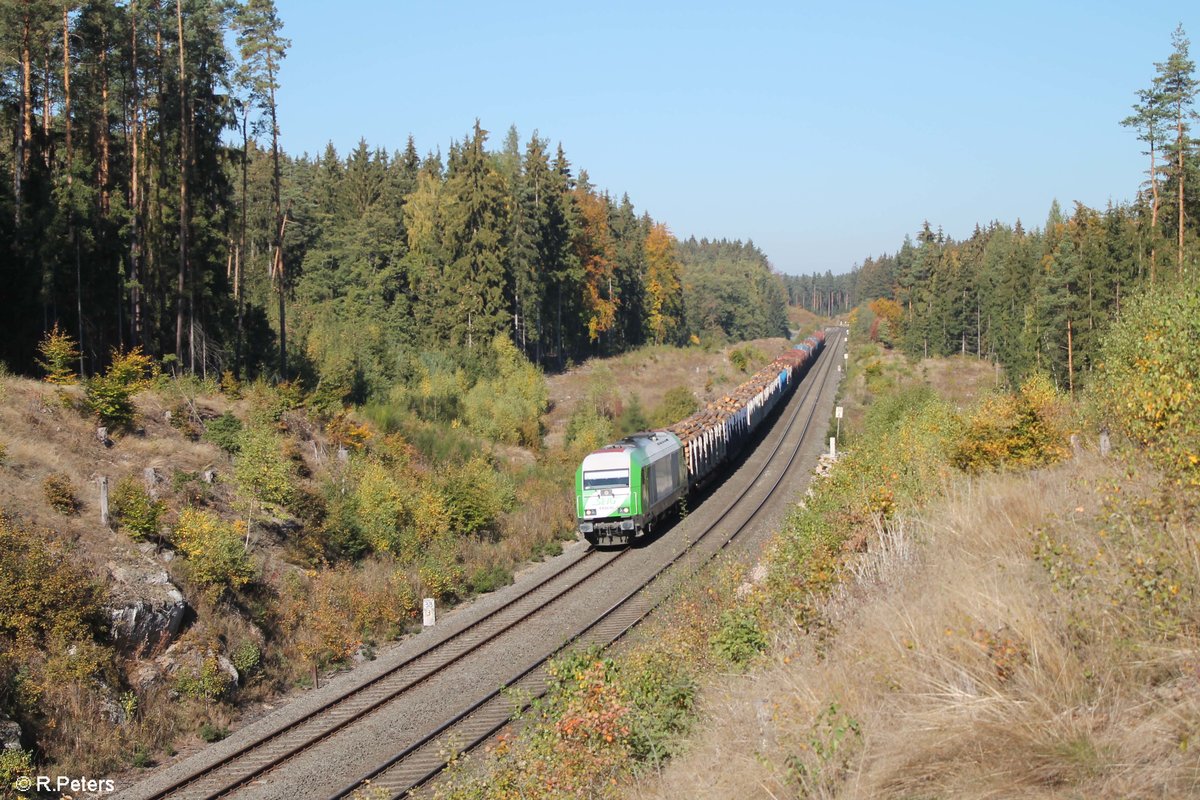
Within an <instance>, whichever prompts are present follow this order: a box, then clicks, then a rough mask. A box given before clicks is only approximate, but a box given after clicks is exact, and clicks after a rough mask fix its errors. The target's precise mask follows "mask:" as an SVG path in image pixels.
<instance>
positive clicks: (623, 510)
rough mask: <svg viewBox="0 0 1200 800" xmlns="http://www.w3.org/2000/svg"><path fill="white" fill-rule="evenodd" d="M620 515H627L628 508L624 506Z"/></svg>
mask: <svg viewBox="0 0 1200 800" xmlns="http://www.w3.org/2000/svg"><path fill="white" fill-rule="evenodd" d="M621 513H622V514H628V513H629V506H625V507H624V508H622V509H621Z"/></svg>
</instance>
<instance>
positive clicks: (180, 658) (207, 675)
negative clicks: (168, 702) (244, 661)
mask: <svg viewBox="0 0 1200 800" xmlns="http://www.w3.org/2000/svg"><path fill="white" fill-rule="evenodd" d="M131 678H132V681H133V685H134V688H136V689H137V690H138V691H145V690H147V689H149V688H150V687H152V686H154V685H157V684H162V683H165V684H166V685H168V686H171V687H174V688H173V689H172V692H175V691H178V689H179V687H180V685H181V683H184V684H186V683H188V682H190V683H191V684H193V685H194V686H196V690H197V691H212V692H213V697H212V698H210V699H215V698H216V697H220V696H221V695H224V694H226V693H227V692H229V691H231V690H232V689H234V688H235V687H236V686H237V685H238V683H239V682H240V681H241V675H239V674H238V671H237V667H235V666H234V665H233V662H232V661H230V660H229V659H228V658H227V657H226V656H224V655H222V654H220V653H217V652H215V651H213V650H211V649H200V648H197V647H196V646H194V645H193V644H192V643H190V642H187V641H180V642H176V643H175V644H173V645H171V646H170V647H168V648H167V650H166V652H164V653H163V654H162V655H160V656H158V657H157V658H155V659H153V660H151V661H144V662H142V663H141V664H139V665H138V666H137V668H136V669H135V670H134V672H133V675H132V676H131Z"/></svg>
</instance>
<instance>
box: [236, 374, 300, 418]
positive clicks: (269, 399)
mask: <svg viewBox="0 0 1200 800" xmlns="http://www.w3.org/2000/svg"><path fill="white" fill-rule="evenodd" d="M243 393H244V395H245V397H246V399H247V400H249V401H250V422H251V423H252V424H253V425H256V426H261V427H271V426H273V425H275V424H277V423H279V421H280V420H282V419H283V415H284V414H286V413H287V412H289V411H291V410H292V409H294V408H298V407H299V406H300V402H301V399H302V397H301V395H300V390H299V384H296V383H286V382H285V383H280V384H279V385H277V386H272V385H271V384H269V383H267V382H266V381H264V380H262V379H259V380H256V381H255V382H254V383H252V384H250V386H249V387H248V388H245V387H243Z"/></svg>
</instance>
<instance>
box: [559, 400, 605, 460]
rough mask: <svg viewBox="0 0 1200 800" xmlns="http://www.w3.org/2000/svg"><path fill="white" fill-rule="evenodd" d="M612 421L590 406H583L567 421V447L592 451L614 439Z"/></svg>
mask: <svg viewBox="0 0 1200 800" xmlns="http://www.w3.org/2000/svg"><path fill="white" fill-rule="evenodd" d="M613 438H614V437H613V424H612V420H611V419H609V418H608V417H606V416H604V415H603V414H601V413H600V412H598V411H597V410H596V409H595V408H593V407H592V406H590V405H586V404H584V405H581V406H580V407H579V408H577V409H575V412H574V413H573V414H571V418H570V419H569V420H567V432H566V444H567V447H570V448H573V449H576V450H582V451H590V450H595V449H597V448H599V447H603V446H604V445H605V444H607V443H608V442H610V441H612V439H613Z"/></svg>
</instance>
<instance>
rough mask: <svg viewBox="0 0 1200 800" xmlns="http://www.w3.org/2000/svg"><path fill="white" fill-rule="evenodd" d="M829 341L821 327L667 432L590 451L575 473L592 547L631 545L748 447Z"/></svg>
mask: <svg viewBox="0 0 1200 800" xmlns="http://www.w3.org/2000/svg"><path fill="white" fill-rule="evenodd" d="M824 346H825V333H824V331H818V332H817V333H814V334H813V335H812V336H809V337H808V338H807V339H805V340H804V341H803V342H801V343H800V344H798V345H796V346H795V347H793V348H792V349H790V350H788V351H786V352H784V353H783V354H781V355H780V356H779V357H778V358H776V359H775V360H774V361H772V362H771V363H770V364H768V365H767V366H765V367H763V368H762V369H760V370H759V371H758V372H756V373H754V375H753V376H752V377H751V378H750V380H748V381H746V382H745V383H743V384H741V385H740V386H738V387H737V388H736V389H734V390H733V391H732V392H731V393H729V394H728V395H726V396H724V397H722V398H720V399H719V400H715V401H713V402H711V403H709V404H708V405H706V406H705V407H704V408H702V409H701V410H699V411H697V412H696V413H695V414H693V415H691V416H690V417H688V418H687V419H683V420H680V421H679V422H676V423H674V424H673V425H669V426H667V427H666V428H665V429H662V430H655V431H645V432H642V433H635V434H633V435H632V436H627V437H625V438H624V439H621V440H620V441H617V442H613V443H612V444H610V445H607V446H605V447H602V448H600V449H599V450H596V451H594V452H591V453H589V454H588V455H587V456H585V457H584V459H583V463H581V464H580V465H579V469H577V470H576V471H575V514H576V517H577V520H578V525H579V532H580V533H582V534H583V536H584V538H586V539H587V540H588V541H589V542H591V543H592V544H593V545H601V544H603V545H620V544H627V543H628V542H629V541H631V540H632V539H633V538H634V537H636V536H641V535H642V534H644V533H647V532H649V531H651V530H653V529H654V525H655V524H656V523H657V522H658V521H659V520H661V519H662V518H663V517H664V516H666V515H667V514H668V513H669V512H670V511H671V510H672V509H674V508H675V507H676V506H677V505H678V504H679V502H680V500H682V499H683V498H684V497H686V496H687V494H688V492H689V491H691V490H693V489H695V488H696V487H697V486H699V485H701V484H703V483H704V482H705V481H707V480H708V479H709V478H711V477H712V476H713V475H714V474H715V472H716V470H717V469H718V468H719V467H720V466H721V465H722V464H724V463H726V462H728V461H729V460H730V459H732V458H733V457H734V456H736V455H737V453H738V452H739V451H740V450H741V448H742V446H743V445H744V444H745V443H746V441H747V440H749V439H750V437H751V436H752V435H753V434H754V433H755V432H756V431H757V429H758V427H759V425H760V424H761V423H762V422H763V420H765V419H766V418H767V417H768V416H769V415H770V413H771V411H772V410H773V409H774V408H775V406H776V405H778V404H779V402H780V401H781V400H783V399H784V398H786V397H788V396H789V395H790V394H791V393H792V391H793V390H794V389H795V388H796V386H797V385H798V384H799V383H800V381H801V380H802V379H803V378H804V375H805V374H806V373H807V372H808V369H809V367H810V366H812V364H813V363H814V362H815V361H816V360H817V356H818V355H819V354H820V352H821V349H822V348H823V347H824Z"/></svg>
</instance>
